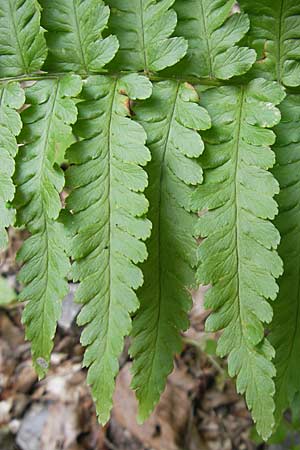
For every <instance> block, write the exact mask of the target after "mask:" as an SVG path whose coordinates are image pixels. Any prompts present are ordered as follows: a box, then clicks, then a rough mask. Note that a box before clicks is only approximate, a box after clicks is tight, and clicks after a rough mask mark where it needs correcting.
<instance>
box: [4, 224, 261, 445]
mask: <svg viewBox="0 0 300 450" xmlns="http://www.w3.org/2000/svg"><path fill="white" fill-rule="evenodd" d="M21 242H22V233H21V234H20V233H19V234H14V235H12V236H11V245H10V250H9V251H8V252H6V253H5V254H3V255H2V256H1V258H0V274H2V275H3V276H5V277H6V279H7V281H8V282H9V284H10V285H11V287H13V289H15V290H16V291H18V290H19V285H18V282H17V281H16V272H17V270H18V267H17V266H16V264H15V262H14V258H15V252H16V250H17V249H18V248H19V246H20V243H21ZM75 289H76V286H74V285H70V294H69V295H68V296H67V297H66V299H65V301H64V303H63V316H62V319H61V320H60V322H59V326H58V331H57V336H56V339H55V346H54V351H53V354H52V359H51V368H50V370H49V374H48V375H47V377H46V378H45V379H44V380H42V381H38V379H37V376H36V374H35V371H34V369H33V367H32V363H31V357H30V345H29V343H27V342H26V341H25V340H24V330H23V327H22V324H21V313H22V305H20V304H17V305H16V304H14V305H11V306H9V307H6V308H2V309H1V308H0V450H15V449H17V450H147V449H149V450H150V449H153V450H254V449H264V448H265V447H264V446H262V445H258V444H254V443H253V442H252V441H251V439H250V436H251V433H252V421H251V418H250V415H249V413H248V411H247V409H246V407H245V403H244V400H243V399H242V398H241V397H240V396H238V395H237V394H236V391H235V387H234V384H233V382H232V381H231V380H229V378H228V375H227V371H226V362H225V361H222V360H220V359H218V358H217V357H216V356H215V336H207V335H206V334H205V333H204V331H203V327H204V319H205V317H206V312H205V311H204V310H203V292H199V293H197V295H195V296H194V300H195V301H194V308H193V310H192V312H191V317H190V319H191V327H190V329H189V330H188V332H186V333H185V334H184V336H183V352H182V354H181V355H178V356H177V357H176V361H175V369H174V371H173V373H172V374H171V376H170V377H169V380H168V384H167V388H166V391H165V393H164V395H163V397H162V399H161V401H160V403H159V405H158V407H157V408H156V410H155V412H154V413H153V414H152V416H151V418H150V419H149V420H148V421H147V422H146V423H145V424H144V425H142V426H139V425H137V423H136V419H135V417H136V411H137V404H136V400H135V397H134V394H133V393H132V392H131V390H130V389H129V385H130V366H131V362H130V360H129V357H128V353H127V350H126V348H128V344H129V343H128V342H126V344H125V347H126V348H125V350H124V352H123V355H122V357H121V358H120V366H121V370H120V374H119V376H118V378H117V382H116V392H115V396H114V408H113V411H112V416H111V420H110V422H109V423H108V424H107V426H105V427H104V428H103V427H101V426H100V425H98V423H97V420H96V415H95V410H94V406H93V402H92V399H91V395H90V391H89V388H88V387H87V386H86V383H85V377H86V372H85V370H83V369H82V368H81V361H82V353H83V351H82V348H81V347H80V345H79V337H80V330H79V329H78V327H77V326H76V315H77V313H78V305H75V304H74V302H73V296H74V291H75ZM204 350H205V351H204ZM207 352H208V354H207Z"/></svg>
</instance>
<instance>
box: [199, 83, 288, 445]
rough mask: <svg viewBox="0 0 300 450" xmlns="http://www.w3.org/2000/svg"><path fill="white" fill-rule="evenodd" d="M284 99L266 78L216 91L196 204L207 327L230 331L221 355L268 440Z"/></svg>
mask: <svg viewBox="0 0 300 450" xmlns="http://www.w3.org/2000/svg"><path fill="white" fill-rule="evenodd" d="M283 97H284V93H283V90H282V89H281V88H280V87H279V86H278V85H277V84H276V83H274V82H268V81H265V80H262V79H257V80H254V81H252V82H251V83H250V84H249V85H248V86H247V87H245V88H243V87H241V88H239V87H221V88H215V89H212V90H209V91H208V92H206V93H205V95H204V97H203V103H204V105H205V106H206V107H207V109H208V112H209V113H210V115H211V116H212V123H213V126H212V129H211V131H209V132H207V134H206V135H205V141H206V153H205V156H204V157H203V161H202V162H203V166H204V168H205V169H206V170H205V182H204V184H203V186H200V187H199V188H198V189H197V190H196V192H195V193H194V194H193V202H192V203H193V206H194V207H195V208H196V209H197V210H199V211H207V212H206V213H205V214H203V215H202V216H201V217H200V218H199V221H198V224H197V228H196V234H197V235H199V236H201V237H202V238H204V242H203V243H202V244H201V245H200V247H199V251H198V259H199V268H198V272H197V275H198V281H199V282H200V283H202V284H205V285H209V284H212V288H211V289H210V290H209V292H208V294H207V295H206V307H207V308H211V309H212V310H213V313H212V314H211V315H210V317H209V319H208V320H207V323H206V327H207V330H210V331H216V330H221V329H223V330H224V331H223V334H222V336H221V338H220V339H219V343H218V351H219V354H220V355H222V356H224V355H229V360H228V364H229V372H230V374H231V375H232V376H235V375H236V376H237V389H238V391H239V392H241V393H244V392H245V393H246V400H247V403H248V406H249V408H250V409H251V410H252V416H253V418H254V421H255V422H256V423H257V429H258V431H259V433H260V434H261V435H262V436H263V437H264V438H268V437H269V436H270V434H271V432H272V427H273V425H274V418H273V412H274V401H273V395H274V381H273V377H274V376H275V369H274V366H273V364H272V363H271V359H272V358H273V356H274V351H273V349H272V347H271V345H270V344H269V342H268V341H267V339H265V338H264V327H263V324H264V323H269V322H270V321H271V319H272V308H271V306H270V304H269V301H268V300H274V299H275V298H276V296H277V293H278V287H277V284H276V281H275V278H277V277H278V276H279V275H281V274H282V262H281V260H280V258H279V256H278V255H277V253H276V250H275V249H276V247H277V245H278V243H279V240H280V237H279V233H278V231H277V230H276V229H275V227H274V226H273V224H272V223H271V222H270V220H269V219H273V218H274V216H275V215H276V213H277V204H276V202H275V201H274V199H273V197H274V195H275V194H277V193H278V191H279V188H278V183H277V182H276V180H275V178H274V177H273V175H272V174H271V173H270V172H268V171H267V169H268V168H270V167H272V166H273V164H274V154H273V152H272V151H271V150H270V147H269V146H270V145H272V144H273V143H274V142H275V134H274V133H273V132H272V131H271V130H268V129H267V128H270V127H273V126H274V125H276V124H277V123H278V122H279V120H280V112H279V110H278V109H277V108H276V107H275V106H274V105H276V104H278V103H279V102H280V101H281V100H282V99H283Z"/></svg>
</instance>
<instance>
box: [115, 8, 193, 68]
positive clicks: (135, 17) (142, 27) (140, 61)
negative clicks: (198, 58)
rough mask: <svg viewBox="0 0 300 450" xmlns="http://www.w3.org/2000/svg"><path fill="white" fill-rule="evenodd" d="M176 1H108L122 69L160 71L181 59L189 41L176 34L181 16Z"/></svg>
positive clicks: (117, 58) (119, 64)
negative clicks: (178, 13) (178, 19)
mask: <svg viewBox="0 0 300 450" xmlns="http://www.w3.org/2000/svg"><path fill="white" fill-rule="evenodd" d="M174 1H175V0H107V3H108V4H109V5H110V6H111V8H112V15H111V20H110V22H109V29H110V30H111V32H112V33H114V34H115V35H116V36H118V39H119V41H120V51H119V53H118V55H117V57H116V59H115V61H114V64H113V67H117V69H118V70H122V69H123V70H136V71H140V70H144V71H145V72H149V71H150V72H157V71H160V70H162V69H164V68H165V67H169V66H172V65H174V64H175V63H177V62H178V61H180V59H181V58H182V57H183V56H184V55H185V54H186V51H187V42H186V41H185V40H184V39H183V38H182V37H170V36H172V34H173V32H174V30H175V27H176V23H177V17H176V13H175V11H174V10H173V9H172V6H173V4H174Z"/></svg>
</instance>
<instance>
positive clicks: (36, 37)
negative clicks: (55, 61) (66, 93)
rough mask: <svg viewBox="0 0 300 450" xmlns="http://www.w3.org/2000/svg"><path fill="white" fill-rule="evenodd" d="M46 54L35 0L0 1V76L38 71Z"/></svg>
mask: <svg viewBox="0 0 300 450" xmlns="http://www.w3.org/2000/svg"><path fill="white" fill-rule="evenodd" d="M46 55H47V47H46V42H45V39H44V32H43V30H42V29H41V28H40V12H39V8H38V7H37V2H36V0H5V1H1V3H0V77H13V76H17V75H23V74H30V73H34V72H37V71H38V70H40V69H41V67H42V65H43V63H44V60H45V58H46Z"/></svg>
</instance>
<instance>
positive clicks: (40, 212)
mask: <svg viewBox="0 0 300 450" xmlns="http://www.w3.org/2000/svg"><path fill="white" fill-rule="evenodd" d="M80 90H81V80H80V78H79V77H78V76H76V75H73V76H66V77H64V78H62V79H60V80H43V81H39V82H37V83H36V84H35V85H33V86H32V87H30V88H28V89H27V90H26V103H28V104H30V105H31V106H30V107H29V108H28V109H26V110H25V111H24V112H23V113H22V120H23V124H24V128H23V131H22V133H21V135H20V139H21V142H22V143H23V144H24V146H22V147H21V148H20V151H19V153H18V157H17V164H16V175H15V181H16V184H17V193H16V199H15V204H16V207H17V223H18V225H26V227H27V229H28V230H29V231H30V233H31V237H30V238H29V239H27V240H26V241H25V243H24V245H23V247H22V248H21V250H20V252H19V254H18V259H19V260H20V261H23V262H24V266H23V267H22V269H21V271H20V274H19V279H20V281H21V282H22V283H23V284H24V285H25V288H24V289H23V291H22V293H21V294H20V300H21V301H26V302H27V304H26V306H25V310H24V314H23V322H24V323H25V325H26V337H27V339H29V340H30V341H31V342H32V355H33V359H34V364H35V367H36V369H37V372H38V374H39V376H40V377H42V376H43V375H44V374H45V372H46V369H47V366H48V363H49V359H50V353H51V350H52V346H53V345H52V339H53V336H54V333H55V329H56V322H57V319H58V318H59V315H60V310H61V300H62V298H63V297H64V296H65V294H66V293H67V291H68V284H67V282H66V279H65V278H66V275H67V273H68V271H69V261H68V258H67V256H66V255H65V253H64V247H65V237H64V233H63V228H62V225H61V224H59V223H58V222H57V221H56V219H57V218H58V216H59V213H60V209H61V202H60V197H59V193H60V192H61V191H62V189H63V186H64V176H63V172H62V171H61V169H60V168H59V167H57V166H56V165H55V156H56V146H57V143H59V142H60V143H61V142H62V141H63V139H65V136H66V135H68V134H70V133H71V132H72V129H71V127H70V124H72V123H74V122H75V121H76V117H77V109H76V106H75V104H74V101H73V100H72V99H71V97H73V96H76V95H77V94H78V93H79V92H80Z"/></svg>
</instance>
